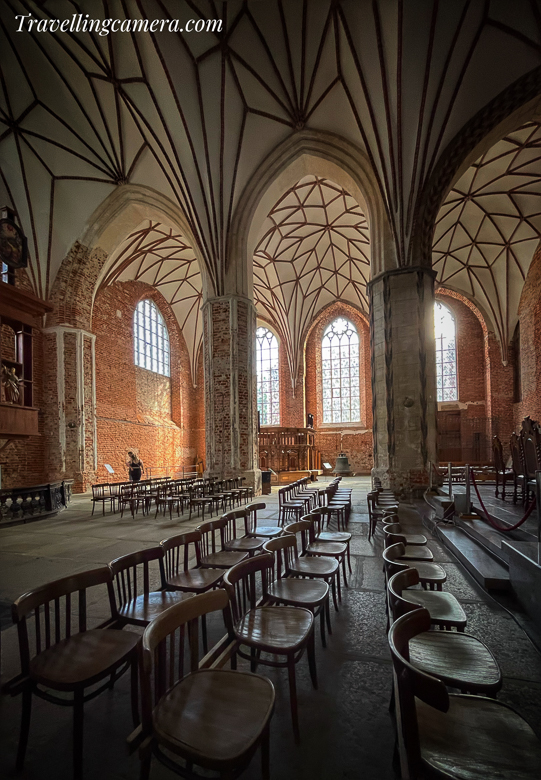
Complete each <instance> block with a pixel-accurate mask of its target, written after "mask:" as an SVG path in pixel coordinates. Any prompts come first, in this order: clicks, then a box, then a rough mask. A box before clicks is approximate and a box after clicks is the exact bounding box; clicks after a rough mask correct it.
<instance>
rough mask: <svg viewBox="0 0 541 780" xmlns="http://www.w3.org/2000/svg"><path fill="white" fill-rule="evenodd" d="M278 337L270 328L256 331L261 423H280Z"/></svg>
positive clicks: (258, 402)
mask: <svg viewBox="0 0 541 780" xmlns="http://www.w3.org/2000/svg"><path fill="white" fill-rule="evenodd" d="M279 361H280V359H279V353H278V339H277V338H276V336H275V335H274V333H273V332H272V331H270V330H269V329H268V328H263V327H261V328H258V329H257V331H256V362H257V408H258V410H259V413H260V416H261V425H280V362H279Z"/></svg>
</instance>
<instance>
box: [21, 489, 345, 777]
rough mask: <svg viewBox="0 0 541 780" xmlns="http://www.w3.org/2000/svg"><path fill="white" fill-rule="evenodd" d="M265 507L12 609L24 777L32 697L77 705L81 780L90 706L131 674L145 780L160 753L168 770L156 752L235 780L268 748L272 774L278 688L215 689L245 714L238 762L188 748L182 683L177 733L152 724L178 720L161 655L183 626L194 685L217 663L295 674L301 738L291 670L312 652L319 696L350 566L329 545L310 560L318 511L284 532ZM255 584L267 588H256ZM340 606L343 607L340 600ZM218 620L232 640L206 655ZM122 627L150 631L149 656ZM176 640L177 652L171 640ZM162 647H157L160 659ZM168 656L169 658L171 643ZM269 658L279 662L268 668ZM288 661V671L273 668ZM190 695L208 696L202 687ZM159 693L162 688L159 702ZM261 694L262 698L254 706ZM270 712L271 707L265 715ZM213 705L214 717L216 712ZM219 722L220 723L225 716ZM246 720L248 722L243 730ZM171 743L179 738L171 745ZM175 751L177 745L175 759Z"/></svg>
mask: <svg viewBox="0 0 541 780" xmlns="http://www.w3.org/2000/svg"><path fill="white" fill-rule="evenodd" d="M264 508H265V504H261V503H256V504H252V505H251V506H250V507H247V508H245V509H244V510H234V511H231V512H229V513H226V515H225V516H224V517H222V518H220V519H219V520H214V521H208V522H206V523H203V524H201V526H199V528H198V529H197V530H195V531H190V532H188V533H185V534H180V535H177V536H175V537H172V538H169V539H166V540H164V541H163V542H161V543H160V545H157V546H155V547H152V548H149V549H146V550H141V551H139V552H136V553H132V554H129V555H126V556H122V557H121V558H118V559H115V560H114V561H111V563H110V564H109V565H108V566H106V567H100V568H99V569H95V570H93V571H90V572H83V573H82V574H78V575H75V576H73V577H68V578H64V579H62V580H58V581H56V582H54V583H50V584H49V585H47V586H44V587H42V588H38V589H36V590H34V591H32V592H30V593H27V594H25V595H24V596H21V598H20V599H18V600H17V601H16V602H15V604H14V605H13V619H14V622H15V623H16V624H17V627H18V632H19V639H20V653H21V674H20V675H19V676H18V677H17V678H15V680H13V681H11V682H10V683H9V684H8V686H7V688H8V690H9V692H10V693H11V694H12V695H15V694H18V693H22V695H23V710H22V721H21V736H20V741H19V749H18V755H17V768H18V769H22V766H23V762H24V756H25V752H26V745H27V741H28V733H29V728H30V713H31V700H32V696H33V695H38V696H40V697H41V698H45V699H46V700H48V701H51V702H55V703H66V699H65V697H62V696H60V697H59V696H58V695H56V694H55V693H51V691H53V692H54V691H58V692H62V693H64V694H65V693H66V692H69V693H72V694H73V699H72V701H71V703H72V704H73V706H74V776H75V777H76V778H79V777H81V775H82V747H83V731H82V722H83V705H84V703H85V702H86V701H88V700H89V699H90V698H93V697H94V696H95V695H97V694H98V693H99V692H101V691H102V690H104V689H105V688H106V687H107V686H111V685H113V684H114V681H115V680H116V679H117V677H119V676H120V674H122V673H123V672H124V671H125V670H126V669H127V668H130V669H131V680H132V683H131V685H132V715H133V720H134V724H135V725H136V726H137V728H136V731H135V732H134V734H135V736H134V737H133V735H132V737H133V738H132V740H131V744H132V746H133V745H137V746H139V747H141V756H142V759H143V764H142V767H143V769H142V776H147V774H148V770H149V766H150V763H149V762H150V756H151V755H152V754H153V753H155V754H156V755H158V754H159V755H158V757H159V758H160V760H163V761H164V763H166V764H168V760H169V764H168V765H170V759H167V755H166V754H163V752H162V751H160V749H159V746H160V745H162V746H165V747H166V748H167V749H172V750H173V752H177V753H178V754H179V755H181V756H183V757H184V758H185V759H186V761H187V764H186V766H187V771H188V774H187V775H186V776H192V775H190V771H191V769H190V767H191V765H192V764H193V763H198V762H199V765H203V766H206V767H207V768H215V769H217V768H218V767H221V768H222V769H223V768H224V767H225V770H224V771H229V769H230V768H231V766H232V765H233V764H235V766H242V767H244V766H245V765H246V761H247V760H249V759H250V758H251V756H252V755H253V752H254V751H255V748H256V747H257V745H258V744H260V743H261V744H262V745H263V756H264V761H263V763H264V765H265V766H266V769H265V770H264V776H268V774H266V773H268V722H269V719H270V714H271V712H272V705H273V702H274V691H273V689H272V686H271V687H270V689H269V687H268V685H269V684H268V683H267V682H265V685H267V687H266V688H265V687H262V684H260V683H257V682H255V681H248V682H247V681H246V680H244V681H243V682H242V685H245V686H246V688H243V689H242V690H243V691H244V693H242V694H240V693H238V691H237V688H236V687H235V686H236V685H241V683H240V682H239V683H236V682H232V681H231V680H229V681H228V680H225V678H222V677H220V678H219V682H216V683H215V682H214V681H213V686H216V696H217V697H218V699H219V700H220V701H222V699H220V695H221V694H220V691H222V692H223V691H226V692H227V691H228V692H229V693H230V694H231V696H232V697H233V698H232V699H231V701H230V705H231V706H232V707H233V708H234V709H235V711H236V710H237V708H238V707H239V706H240V704H239V702H237V699H236V698H235V696H237V694H238V696H240V698H241V700H242V701H243V702H244V705H245V706H244V705H243V706H244V709H243V708H242V707H241V708H240V710H239V711H238V712H236V715H235V719H236V721H239V718H240V721H241V722H240V721H239V740H240V741H241V742H242V745H240V746H239V745H236V747H235V751H233V753H234V755H232V754H231V751H229V752H228V750H227V749H226V746H224V745H223V744H222V745H221V747H220V749H219V750H221V751H222V753H221V754H220V756H217V755H215V756H214V757H213V758H212V760H209V761H207V759H206V758H205V760H203V758H202V757H201V756H199V757H197V755H195V754H196V753H197V751H194V750H192V752H190V750H188V749H187V748H186V744H185V741H183V740H184V737H185V736H187V735H188V734H191V733H192V731H191V730H189V729H188V731H187V732H186V735H184V734H183V732H182V730H180V731H179V729H180V725H179V724H181V723H184V724H186V719H188V720H189V712H190V710H189V706H188V704H189V703H187V701H186V700H184V699H183V696H184V693H183V691H185V690H188V689H187V688H183V687H182V686H183V685H188V683H186V684H184V683H183V682H182V685H181V688H179V689H178V690H177V689H176V688H175V689H174V690H175V697H177V696H178V697H180V698H175V702H176V703H177V704H178V708H176V707H177V704H175V706H174V707H173V709H174V711H175V712H176V714H177V716H178V723H177V725H176V726H175V723H174V722H170V720H169V719H168V717H167V716H166V715H164V718H165V721H164V723H162V726H163V728H162V726H159V725H157V724H158V723H159V722H160V723H161V721H160V718H159V717H158V716H157V715H156V707H158V706H159V702H161V701H162V700H163V699H164V697H165V698H167V697H169V698H167V701H168V704H167V706H165V705H164V708H163V712H168V711H170V710H168V709H167V708H168V707H169V705H170V704H171V698H170V693H171V689H170V685H169V686H168V685H166V684H165V683H164V680H165V677H163V675H166V670H167V669H168V668H169V667H168V666H167V664H166V663H165V661H164V653H165V652H166V650H164V649H163V644H162V643H163V642H165V639H166V637H170V636H171V635H172V633H174V632H175V631H176V630H177V629H178V631H179V632H180V634H182V638H184V633H183V628H182V627H183V626H185V625H188V628H189V630H188V635H189V637H190V653H191V655H190V658H191V661H190V664H191V666H190V668H191V672H190V674H195V673H196V672H197V671H198V670H199V669H207V668H209V667H211V666H213V665H214V667H215V666H216V664H218V665H223V664H225V663H226V661H227V660H229V659H231V661H232V665H233V667H234V666H235V665H236V660H235V659H236V656H237V655H240V656H241V657H248V658H249V660H250V663H251V666H252V670H253V671H254V672H255V670H256V668H257V666H258V665H259V664H267V665H270V666H285V667H287V669H288V674H289V685H290V698H291V711H292V721H293V730H294V734H295V737H296V738H297V739H298V737H299V725H298V714H297V698H296V684H295V664H296V663H297V662H298V661H299V660H300V658H301V656H302V655H303V654H304V652H305V651H306V652H307V655H308V661H309V669H310V674H311V678H312V682H313V684H314V687H317V674H316V668H315V653H314V628H313V627H314V620H315V618H316V617H317V616H318V615H319V616H320V617H321V620H320V624H321V638H322V642H323V644H325V624H326V625H327V629H328V631H329V633H331V631H332V629H331V622H330V611H329V591H330V589H331V587H332V588H333V590H334V580H335V578H336V576H337V572H338V567H339V560H341V562H342V564H343V565H344V562H345V549H342V548H340V550H337V549H334V547H333V545H334V546H336V542H333V541H332V539H330V540H329V541H328V544H329V550H328V551H327V553H329V554H328V555H326V554H325V551H324V550H323V549H320V548H321V542H319V547H316V548H314V549H313V550H312V551H310V550H309V549H307V548H309V543H312V544H314V543H316V544H318V542H317V537H315V536H314V532H313V530H312V529H313V528H314V527H315V528H316V529H318V530H319V529H320V528H321V522H322V519H321V518H322V514H323V515H324V513H321V512H319V513H317V512H316V514H314V516H313V517H312V516H310V517H309V518H307V519H303V520H302V521H300V523H296V524H290V525H289V526H288V525H286V526H285V527H282V526H275V527H273V526H265V525H260V526H258V524H257V511H258V510H261V509H264ZM328 516H329V515H328V514H327V517H328ZM239 519H242V520H243V521H244V529H245V532H246V533H245V536H244V537H240V536H238V534H237V531H236V530H234V529H235V527H236V524H237V521H238V520H239ZM299 526H300V527H299ZM305 533H306V535H307V537H308V538H309V540H310V541H309V542H308V541H307V540H303V541H302V542H301V543H302V552H301V554H299V549H298V544H297V537H298V536H301V537H302V536H303V535H304V534H305ZM321 533H326V534H331V535H332V534H333V533H338V532H333V531H330V530H327V531H322V532H321ZM259 534H263V536H259ZM350 538H351V537H350ZM314 540H315V541H314ZM348 541H349V540H348ZM255 553H257V555H255ZM153 563H154V565H156V564H157V567H158V570H157V571H154V572H153V571H152V570H151V564H153ZM153 577H155V580H154V581H153ZM258 577H259V580H260V582H259V584H256V579H257V578H258ZM98 585H102V586H105V587H106V588H107V592H108V601H109V611H110V616H109V618H108V619H107V620H106V621H104V622H102V623H100V624H99V625H98V626H97V627H95V628H92V629H89V628H88V626H87V614H86V591H87V590H88V589H89V588H91V587H94V586H98ZM222 586H223V587H225V588H226V590H227V593H228V595H229V599H228V600H227V599H226V600H225V601H224V597H223V596H221V597H219V596H216V597H215V595H214V591H215V590H216V588H219V587H222ZM194 594H195V595H196V596H198V597H202V596H205V597H209V598H208V599H207V600H206V601H202V600H200V601H199V602H198V606H197V607H196V606H195V605H194V604H193V599H194ZM226 601H227V603H226ZM61 602H62V603H61ZM74 602H76V603H77V605H78V618H77V621H75V620H74V618H73V616H72V610H73V607H74V606H75V603H74ZM190 605H191V606H190ZM335 606H336V607H337V604H336V599H335ZM217 609H221V610H222V611H223V612H224V622H225V628H226V635H225V638H224V640H223V641H222V643H221V644H220V646H219V647H218V648H217V649H214V650H213V651H211V653H210V654H209V653H208V652H207V651H208V647H207V626H206V617H205V615H206V614H207V612H208V611H216V610H217ZM288 610H289V612H288ZM29 619H33V620H32V623H33V627H34V634H35V641H34V642H33V644H32V649H31V643H30V637H29V634H28V625H27V621H28V620H29ZM196 619H199V621H200V627H201V635H202V646H203V651H204V653H205V659H206V660H205V661H204V664H203V666H202V667H200V666H197V665H196V664H195V661H194V659H195V657H196V656H197V654H198V645H196V644H194V643H195V642H196V640H195V639H194V636H195V634H194V631H195V629H194V628H193V625H192V624H193V621H194V620H196ZM156 621H158V622H156ZM126 625H137V626H142V627H147V631H146V632H145V635H144V638H143V649H142V651H141V649H139V650H138V649H137V648H138V636H137V634H134V633H132V632H123V631H122V630H121V629H122V628H123V627H124V626H126ZM151 626H154V628H153V629H152V630H150V628H148V627H151ZM157 626H159V628H158V627H157ZM190 626H192V627H191V628H190ZM190 632H191V633H190ZM168 641H169V643H170V642H171V641H172V640H168ZM158 646H159V647H160V648H161V649H160V650H159V651H158V650H157V648H158ZM243 646H246V647H248V648H249V652H248V654H247V653H246V651H244V650H243V649H242V647H243ZM168 647H169V652H170V644H169V645H168ZM141 652H142V653H143V655H142V661H140V666H141V669H140V673H141V685H142V705H143V723H142V726H139V724H138V703H137V698H138V697H137V657H138V654H139V655H141ZM175 652H176V653H177V656H178V664H179V669H180V671H179V673H178V675H177V677H176V678H175V679H176V680H181V681H183V680H184V679H188V678H186V677H185V676H184V672H183V663H184V662H183V661H182V660H181V658H182V659H183V657H184V656H183V655H182V654H180V655H179V650H178V647H177V650H176V651H175ZM243 653H244V655H243ZM262 653H263V654H264V655H262ZM267 654H270V655H271V657H270V658H267ZM280 655H281V656H283V657H284V659H285V660H283V661H279V660H276V659H275V658H274V656H280ZM171 668H172V667H171ZM188 677H189V675H188ZM232 679H234V678H232ZM100 681H106V682H104V683H103V684H102V685H101V686H100V687H99V688H98V689H97V690H93V691H92V692H91V693H90V694H87V693H85V689H87V688H89V687H90V686H93V685H94V684H97V683H99V682H100ZM152 681H154V682H152ZM170 684H172V683H170ZM190 684H191V683H190ZM193 684H194V685H203V687H204V681H198V682H197V683H195V682H194V683H193ZM152 685H156V686H157V687H156V688H155V690H154V691H152ZM164 686H165V687H164ZM223 686H225V688H224V687H223ZM231 686H233V689H232V690H233V692H231ZM190 690H191V689H190ZM195 690H197V688H196V689H195ZM257 691H259V694H257V695H256V693H257ZM235 692H236V693H235ZM251 696H254V697H255V700H256V701H258V702H259V704H260V705H261V706H259V705H258V707H255V710H256V711H255V714H254V708H250V706H249V704H248V703H249V699H250V697H251ZM156 697H157V698H156ZM263 701H264V702H266V704H265V706H263V704H262V702H263ZM207 704H208V707H211V703H210V704H209V703H208V702H207ZM184 706H188V711H187V712H184V709H183V707H184ZM194 706H195V705H194ZM254 706H255V704H254ZM208 707H207V708H206V709H205V707H202V709H201V710H200V711H201V712H208V711H209V710H208ZM218 711H220V712H221V710H219V709H218ZM153 713H154V714H153ZM242 713H244V715H243V714H242ZM249 713H251V716H250V717H251V720H252V726H253V728H254V729H256V731H253V730H252V731H251V732H250V733H251V735H252V736H251V738H250V739H249V740H248V743H249V744H248V747H247V746H246V740H245V737H246V730H247V728H248V725H247V724H248V723H249V722H250V718H248V714H249ZM258 713H259V715H258ZM245 716H246V718H248V721H246V720H245V719H244V718H245ZM211 720H212V718H211ZM243 724H244V726H243ZM199 727H200V728H201V729H203V732H202V733H205V730H206V729H208V724H205V723H203V722H201V723H200V724H199ZM248 730H249V729H248ZM173 732H174V735H175V737H174V739H173V743H172V742H171V739H172V736H171V735H172V733H173ZM256 732H257V733H256ZM179 735H181V736H179ZM213 735H214V736H216V734H215V732H213V733H212V734H211V735H210V737H209V739H210V742H211V743H212V739H213ZM243 739H244V742H243V741H242V740H243ZM203 742H204V741H203ZM203 742H202V740H201V739H199V740H196V741H195V743H193V744H197V745H199V746H201V745H202V744H203ZM172 744H174V745H175V747H174V748H173V747H172ZM179 745H180V746H179ZM241 747H242V750H241V749H240V748H241ZM207 752H208V751H207ZM207 758H208V756H207ZM201 762H203V763H202V764H201Z"/></svg>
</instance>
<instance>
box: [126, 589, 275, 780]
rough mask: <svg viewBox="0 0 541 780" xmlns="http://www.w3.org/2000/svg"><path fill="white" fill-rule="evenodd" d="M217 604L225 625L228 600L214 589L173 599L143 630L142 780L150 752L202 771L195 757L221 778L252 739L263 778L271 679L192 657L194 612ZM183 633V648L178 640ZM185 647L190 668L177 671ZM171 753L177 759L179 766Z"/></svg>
mask: <svg viewBox="0 0 541 780" xmlns="http://www.w3.org/2000/svg"><path fill="white" fill-rule="evenodd" d="M219 610H222V611H223V613H224V621H225V622H226V624H228V625H229V627H230V626H231V616H230V608H229V600H228V596H227V593H226V592H225V591H224V590H221V589H220V590H216V591H214V592H211V593H204V594H201V595H198V596H194V597H193V598H190V599H189V600H188V601H185V602H183V603H181V604H177V605H176V606H174V607H172V608H171V609H169V610H167V612H164V613H163V614H162V615H160V616H159V617H157V618H156V619H155V620H153V621H152V623H151V624H150V625H149V626H148V628H147V629H146V630H145V633H144V635H143V641H142V653H141V656H142V658H141V692H142V715H143V718H142V732H141V735H140V741H142V744H141V747H140V756H141V760H142V764H141V774H140V777H141V780H145V779H146V778H148V777H149V774H150V767H151V761H152V756H155V757H156V758H157V759H158V760H159V761H160V762H161V763H163V764H164V765H165V766H166V767H168V768H169V769H171V770H173V771H175V772H176V773H177V774H179V775H181V776H182V777H185V778H200V777H202V775H201V774H200V773H199V772H195V771H194V769H193V767H194V765H195V766H197V767H202V768H204V769H205V770H210V771H212V772H217V773H218V776H219V777H221V778H235V777H238V776H239V775H240V774H241V773H242V771H244V769H246V767H247V766H248V764H249V763H250V761H251V759H252V757H253V755H254V753H255V752H256V750H257V749H258V747H259V746H261V757H262V777H263V778H264V780H268V778H269V727H270V720H271V717H272V714H273V710H274V698H275V695H274V687H273V685H272V683H271V682H270V681H269V680H267V679H266V678H265V677H261V676H260V675H257V674H252V673H250V672H237V671H233V670H229V669H221V668H206V663H205V659H202V660H201V661H200V659H199V634H198V619H199V618H202V617H203V616H206V615H207V614H209V613H212V612H217V611H219ZM186 627H187V629H188V630H187V631H186ZM229 630H231V628H229ZM186 634H188V637H189V648H185V646H184V645H185V636H186ZM185 650H186V652H185ZM188 652H189V669H190V671H189V673H188V674H184V666H185V654H188ZM164 751H167V752H164ZM170 754H173V755H174V756H178V757H179V758H180V759H183V760H184V762H185V764H184V766H182V765H181V764H180V763H178V762H177V761H175V760H174V758H171V755H170Z"/></svg>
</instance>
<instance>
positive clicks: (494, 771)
mask: <svg viewBox="0 0 541 780" xmlns="http://www.w3.org/2000/svg"><path fill="white" fill-rule="evenodd" d="M429 627H430V617H429V616H428V614H427V613H426V610H415V611H414V612H410V613H408V614H406V615H404V616H403V617H401V618H400V619H399V620H397V621H396V622H395V623H394V624H393V626H392V627H391V630H390V632H389V645H390V649H391V655H392V659H393V666H394V682H395V690H396V693H397V699H398V703H399V706H398V707H397V710H396V717H397V726H398V746H399V753H400V764H401V770H402V777H407V778H410V780H417V778H421V777H423V778H424V777H435V778H442V777H448V778H456V780H471V778H479V780H500V778H513V780H534V778H539V776H540V774H541V744H540V742H539V740H538V738H537V737H536V735H535V733H534V731H533V730H532V729H531V727H530V726H529V725H528V724H527V723H526V721H525V720H523V718H521V717H520V715H519V714H518V713H516V712H515V711H514V710H512V709H511V708H510V707H508V706H507V705H505V704H502V703H501V702H497V701H494V700H493V699H488V698H485V697H482V696H465V695H462V694H449V693H448V692H447V690H446V688H445V684H444V683H443V682H442V681H441V680H438V679H437V678H436V677H434V676H432V675H430V674H427V673H426V672H422V671H420V670H419V669H416V668H415V666H414V665H413V664H412V663H410V660H409V655H408V645H409V642H410V640H411V639H413V638H414V637H415V636H417V635H418V634H419V633H421V632H423V631H428V629H429Z"/></svg>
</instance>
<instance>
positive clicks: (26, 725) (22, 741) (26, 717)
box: [16, 687, 32, 772]
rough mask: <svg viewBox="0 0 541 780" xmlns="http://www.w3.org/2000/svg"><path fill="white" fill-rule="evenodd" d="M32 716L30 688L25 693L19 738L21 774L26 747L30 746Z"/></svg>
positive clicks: (17, 765)
mask: <svg viewBox="0 0 541 780" xmlns="http://www.w3.org/2000/svg"><path fill="white" fill-rule="evenodd" d="M31 714H32V688H30V687H28V688H26V689H25V690H24V691H23V708H22V713H21V733H20V736H19V748H18V750H17V763H16V769H17V772H21V771H22V768H23V765H24V757H25V755H26V746H27V744H28V734H29V732H30V716H31Z"/></svg>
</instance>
